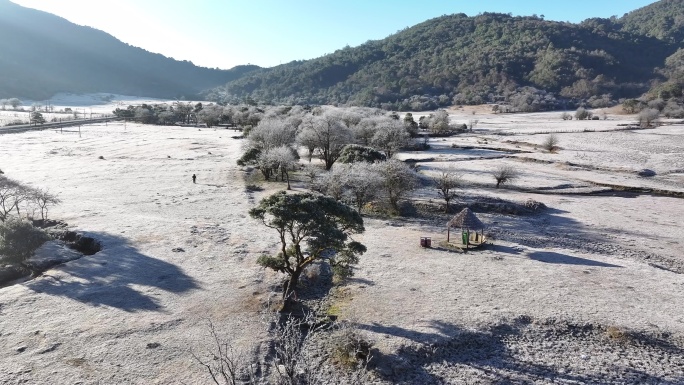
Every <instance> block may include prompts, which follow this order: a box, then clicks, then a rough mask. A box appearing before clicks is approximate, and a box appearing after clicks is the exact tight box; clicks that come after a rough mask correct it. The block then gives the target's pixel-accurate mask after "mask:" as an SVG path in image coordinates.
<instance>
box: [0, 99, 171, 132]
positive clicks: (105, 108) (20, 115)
mask: <svg viewBox="0 0 684 385" xmlns="http://www.w3.org/2000/svg"><path fill="white" fill-rule="evenodd" d="M143 103H146V104H155V103H171V101H168V100H161V99H153V98H143V97H138V96H130V95H116V94H108V93H99V94H57V95H55V96H53V97H52V98H51V99H49V100H37V101H36V100H22V104H21V106H19V107H18V109H17V110H13V109H12V108H11V106H6V107H5V108H6V109H5V110H0V127H2V126H5V125H8V124H10V123H14V122H18V121H21V122H23V123H28V121H29V115H30V113H31V110H32V108H33V107H34V106H35V107H36V108H37V109H38V110H39V111H40V112H41V113H42V115H43V118H44V119H45V120H46V121H48V122H50V121H52V120H53V119H55V120H60V119H62V120H70V119H73V118H74V113H75V114H76V115H77V118H79V119H82V118H84V117H86V118H91V117H92V118H97V117H100V116H102V115H111V113H112V111H114V110H115V109H116V108H126V107H128V106H129V105H140V104H143ZM46 106H49V107H50V108H49V112H46V111H45V107H46ZM65 109H71V112H64V110H65Z"/></svg>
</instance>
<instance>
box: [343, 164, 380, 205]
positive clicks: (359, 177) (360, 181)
mask: <svg viewBox="0 0 684 385" xmlns="http://www.w3.org/2000/svg"><path fill="white" fill-rule="evenodd" d="M379 167H380V165H379V164H373V163H366V162H359V163H352V164H351V165H349V167H348V168H347V177H346V191H345V195H347V196H348V197H349V198H350V199H349V201H350V202H352V203H353V204H354V205H355V206H356V210H357V211H358V212H359V214H360V213H361V211H362V210H363V207H364V206H365V205H366V204H367V203H369V202H371V201H373V200H374V199H375V198H376V197H377V196H378V193H379V191H380V189H381V188H382V180H381V176H380V172H379V171H378V168H379Z"/></svg>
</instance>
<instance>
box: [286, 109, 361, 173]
mask: <svg viewBox="0 0 684 385" xmlns="http://www.w3.org/2000/svg"><path fill="white" fill-rule="evenodd" d="M302 124H303V125H304V123H302ZM299 137H300V140H299V142H300V143H304V140H302V139H301V138H306V142H308V143H310V145H312V146H315V149H316V150H315V151H316V152H318V154H319V156H320V157H321V159H323V162H324V163H325V169H326V170H330V168H331V167H332V165H333V164H334V163H335V161H336V160H337V158H339V156H340V153H341V151H342V148H344V146H345V145H347V144H349V143H352V141H353V139H354V136H353V134H352V132H351V130H350V129H349V127H347V126H346V125H345V124H344V123H343V122H342V121H340V120H339V119H338V117H337V116H336V115H335V114H333V113H326V112H324V113H323V114H322V115H320V116H316V117H315V118H314V119H311V120H310V121H309V122H307V124H306V125H304V127H303V129H302V130H301V131H300V133H299Z"/></svg>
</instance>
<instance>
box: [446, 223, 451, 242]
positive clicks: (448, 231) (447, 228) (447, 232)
mask: <svg viewBox="0 0 684 385" xmlns="http://www.w3.org/2000/svg"><path fill="white" fill-rule="evenodd" d="M450 227H451V226H449V225H447V243H449V228H450Z"/></svg>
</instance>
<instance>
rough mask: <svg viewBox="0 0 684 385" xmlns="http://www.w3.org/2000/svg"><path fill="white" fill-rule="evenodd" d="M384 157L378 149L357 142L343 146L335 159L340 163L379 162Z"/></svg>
mask: <svg viewBox="0 0 684 385" xmlns="http://www.w3.org/2000/svg"><path fill="white" fill-rule="evenodd" d="M385 159H386V157H385V155H384V154H383V153H381V152H380V151H377V150H375V149H373V148H371V147H366V146H361V145H358V144H348V145H346V146H344V148H343V149H342V151H341V152H340V157H339V158H338V159H337V160H338V161H339V162H340V163H356V162H368V163H374V162H380V161H383V160H385Z"/></svg>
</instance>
